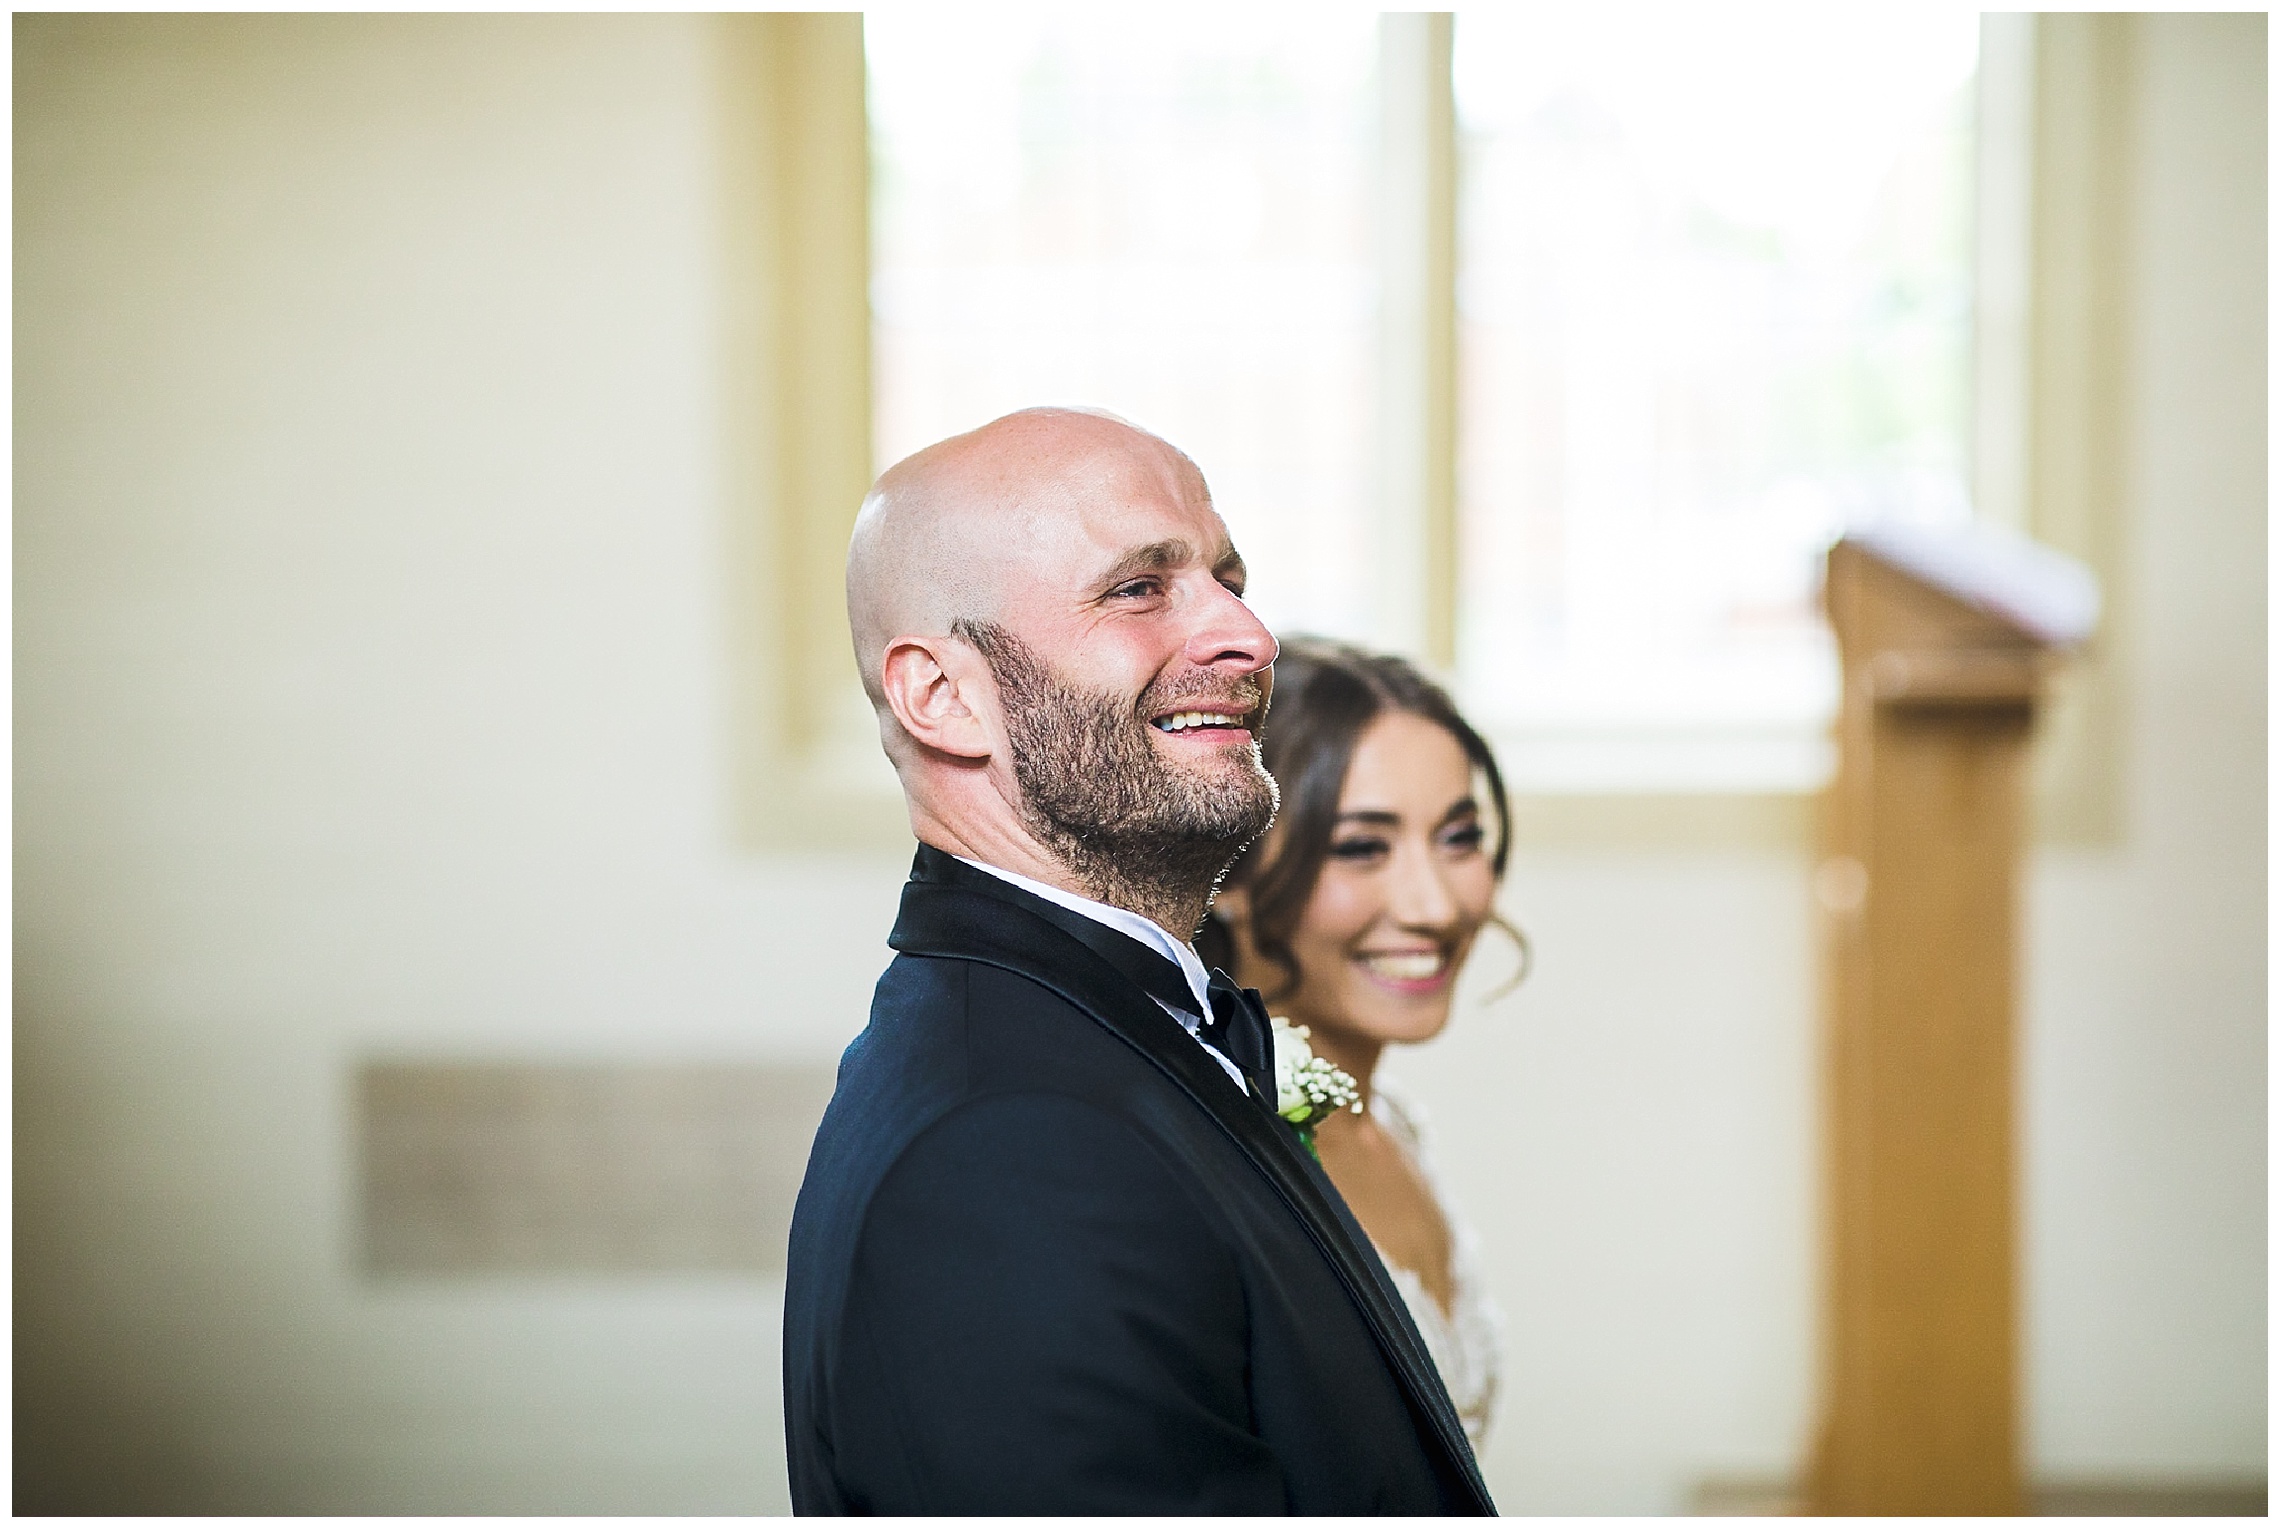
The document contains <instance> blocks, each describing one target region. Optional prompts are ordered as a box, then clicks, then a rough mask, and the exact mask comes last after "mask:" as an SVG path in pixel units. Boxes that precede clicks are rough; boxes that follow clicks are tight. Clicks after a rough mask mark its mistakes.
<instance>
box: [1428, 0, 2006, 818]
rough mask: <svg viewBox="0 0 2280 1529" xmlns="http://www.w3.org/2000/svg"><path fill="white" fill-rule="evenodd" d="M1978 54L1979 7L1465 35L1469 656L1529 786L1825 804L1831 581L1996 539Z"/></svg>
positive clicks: (1465, 629)
mask: <svg viewBox="0 0 2280 1529" xmlns="http://www.w3.org/2000/svg"><path fill="white" fill-rule="evenodd" d="M1976 55H1977V17H1976V15H1975V14H1973V13H1968V12H1960V11H1959V12H1954V13H1949V14H1945V15H1943V14H1941V13H1939V12H1936V11H1921V10H1918V11H1911V12H1898V11H1892V12H1881V13H1880V12H1875V11H1868V10H1861V9H1854V8H1838V9H1824V10H1821V11H1801V12H1783V13H1779V14H1774V13H1763V12H1737V11H1732V10H1730V9H1708V10H1706V9H1695V10H1691V11H1690V10H1686V9H1684V8H1681V9H1677V10H1670V11H1661V12H1657V13H1655V15H1654V18H1653V21H1652V24H1651V25H1642V21H1641V18H1640V17H1639V16H1638V15H1636V14H1634V13H1630V12H1625V11H1619V10H1608V9H1605V8H1594V7H1589V6H1548V5H1547V6H1530V7H1526V8H1520V7H1513V8H1509V9H1497V10H1493V11H1486V12H1482V13H1479V14H1474V13H1472V12H1466V13H1462V14H1461V15H1460V17H1459V19H1458V23H1457V30H1456V45H1455V59H1454V68H1455V84H1456V104H1457V116H1458V129H1459V132H1460V135H1461V137H1460V143H1461V150H1460V154H1461V163H1462V180H1461V183H1460V192H1459V208H1460V212H1459V228H1460V235H1459V246H1458V248H1459V257H1458V258H1459V266H1458V277H1457V294H1458V295H1457V305H1458V323H1459V331H1458V333H1459V352H1460V355H1461V357H1462V363H1461V364H1462V368H1463V370H1462V382H1461V386H1460V393H1459V418H1460V421H1461V432H1462V433H1461V442H1462V444H1461V447H1460V453H1459V462H1460V466H1459V502H1460V505H1461V517H1462V518H1461V521H1460V528H1459V539H1460V544H1461V545H1462V547H1463V548H1464V558H1463V560H1462V564H1461V566H1462V569H1463V573H1462V576H1461V579H1460V582H1459V585H1458V589H1457V592H1456V595H1457V601H1458V613H1459V626H1458V632H1459V645H1458V658H1459V669H1460V673H1461V675H1462V677H1463V679H1464V681H1465V689H1466V691H1467V693H1468V697H1469V699H1470V700H1471V702H1472V704H1473V705H1474V706H1475V708H1476V709H1478V710H1479V711H1480V712H1481V713H1482V714H1483V716H1484V717H1485V718H1486V719H1488V720H1489V721H1491V722H1492V723H1493V724H1495V725H1497V726H1498V727H1499V729H1500V730H1502V731H1505V732H1506V733H1507V734H1509V735H1512V736H1513V740H1514V741H1513V744H1512V746H1511V748H1510V750H1509V752H1512V753H1513V754H1514V767H1515V774H1516V775H1518V776H1520V777H1521V778H1523V779H1527V780H1532V781H1533V782H1535V783H1536V784H1539V785H1566V786H1575V785H1591V784H1601V785H1622V784H1635V785H1642V786H1645V785H1662V786H1665V787H1671V786H1684V785H1689V784H1693V785H1702V784H1736V785H1748V784H1756V785H1761V786H1762V785H1768V784H1786V785H1795V786H1800V787H1802V786H1807V785H1811V784H1814V783H1815V777H1816V774H1817V772H1818V770H1819V768H1820V764H1819V762H1818V759H1817V757H1816V756H1817V755H1818V754H1819V752H1820V750H1819V748H1818V747H1817V742H1818V739H1817V735H1818V731H1819V728H1820V726H1821V724H1822V723H1823V722H1824V721H1825V719H1826V718H1827V716H1828V715H1829V713H1830V711H1831V709H1832V708H1833V705H1834V699H1835V671H1834V661H1833V655H1832V653H1831V651H1830V645H1829V642H1828V639H1827V637H1826V635H1825V632H1824V628H1823V625H1822V622H1821V619H1820V616H1819V612H1818V610H1817V608H1816V601H1815V590H1816V587H1817V579H1818V571H1819V565H1820V555H1821V553H1822V551H1823V550H1824V549H1825V548H1826V547H1827V545H1828V543H1829V542H1830V541H1831V540H1833V539H1834V538H1835V536H1836V535H1837V534H1838V532H1839V531H1840V530H1841V528H1842V527H1843V526H1844V525H1845V524H1847V523H1848V522H1851V521H1854V520H1856V519H1860V518H1864V517H1874V516H1882V515H1899V516H1904V517H1907V518H1911V519H1934V520H1937V519H1944V518H1951V517H1959V516H1966V515H1968V514H1969V513H1970V510H1969V499H1968V495H1967V491H1966V487H1965V485H1966V479H1967V471H1968V463H1967V460H1966V445H1967V442H1966V433H1967V431H1966V422H1967V419H1968V415H1969V408H1970V391H1969V380H1970V366H1971V341H1972V328H1971V274H1972V240H1971V235H1972V229H1971V219H1970V213H1971V198H1972V177H1971V162H1972V158H1971V126H1972V124H1971V105H1972V92H1971V84H1972V74H1973V69H1974V65H1975V61H1976ZM1626 737H1628V739H1629V740H1630V746H1629V747H1625V746H1624V742H1623V740H1624V739H1625V738H1626ZM1687 739H1691V740H1692V741H1691V742H1690V743H1685V744H1680V745H1678V746H1674V740H1687ZM1642 742H1651V743H1652V744H1653V745H1654V746H1653V747H1652V748H1650V749H1647V750H1646V751H1642V749H1641V748H1640V746H1639V745H1640V744H1641V743H1642Z"/></svg>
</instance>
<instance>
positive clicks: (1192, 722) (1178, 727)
mask: <svg viewBox="0 0 2280 1529" xmlns="http://www.w3.org/2000/svg"><path fill="white" fill-rule="evenodd" d="M1156 725H1157V726H1158V727H1160V728H1162V729H1163V730H1164V731H1165V732H1167V733H1178V732H1184V731H1186V730H1187V729H1188V728H1191V727H1240V726H1242V719H1241V718H1240V717H1230V716H1226V715H1224V714H1223V713H1220V712H1216V711H1176V712H1173V713H1172V714H1171V715H1170V716H1168V717H1158V718H1157V719H1156Z"/></svg>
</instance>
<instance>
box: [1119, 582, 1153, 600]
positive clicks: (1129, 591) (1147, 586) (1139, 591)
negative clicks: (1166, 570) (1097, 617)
mask: <svg viewBox="0 0 2280 1529" xmlns="http://www.w3.org/2000/svg"><path fill="white" fill-rule="evenodd" d="M1163 592H1164V582H1163V580H1161V579H1133V580H1131V581H1129V582H1127V583H1123V584H1119V585H1117V586H1116V587H1115V588H1114V589H1112V590H1110V591H1109V594H1110V595H1112V596H1114V597H1116V598H1119V599H1125V600H1145V599H1147V598H1148V597H1150V596H1151V595H1160V594H1162V593H1163Z"/></svg>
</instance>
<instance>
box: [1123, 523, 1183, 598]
mask: <svg viewBox="0 0 2280 1529" xmlns="http://www.w3.org/2000/svg"><path fill="white" fill-rule="evenodd" d="M1193 555H1194V554H1193V551H1192V549H1190V548H1189V546H1188V544H1187V543H1186V542H1184V541H1181V540H1180V539H1179V538H1178V537H1176V536H1175V537H1172V538H1170V539H1169V540H1166V541H1160V542H1150V543H1148V545H1146V546H1145V547H1134V548H1133V549H1132V550H1131V551H1129V552H1127V553H1125V554H1124V556H1122V557H1120V558H1118V559H1117V560H1116V561H1115V562H1114V563H1112V564H1110V565H1109V569H1108V571H1107V572H1106V573H1104V574H1102V575H1101V576H1100V583H1101V587H1103V588H1104V589H1108V588H1114V587H1115V586H1116V585H1119V584H1121V583H1123V582H1124V581H1125V580H1126V579H1130V578H1136V577H1138V576H1139V575H1141V574H1143V573H1161V572H1163V571H1164V570H1165V569H1166V568H1176V567H1178V566H1179V565H1180V564H1182V563H1184V562H1186V561H1187V560H1188V559H1189V558H1190V557H1191V556H1193Z"/></svg>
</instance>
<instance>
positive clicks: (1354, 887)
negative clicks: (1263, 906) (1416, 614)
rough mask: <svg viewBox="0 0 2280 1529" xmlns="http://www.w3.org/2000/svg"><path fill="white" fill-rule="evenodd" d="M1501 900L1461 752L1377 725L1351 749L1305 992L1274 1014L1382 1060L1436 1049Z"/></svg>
mask: <svg viewBox="0 0 2280 1529" xmlns="http://www.w3.org/2000/svg"><path fill="white" fill-rule="evenodd" d="M1495 896H1496V876H1495V872H1494V871H1493V870H1492V869H1491V868H1490V865H1489V856H1488V846H1487V843H1486V836H1485V832H1484V829H1483V826H1482V823H1481V811H1480V806H1479V804H1478V803H1477V802H1476V801H1475V800H1474V797H1473V772H1472V763H1471V761H1470V760H1468V759H1466V758H1465V752H1464V749H1463V748H1462V747H1460V746H1459V745H1458V743H1457V740H1456V739H1455V738H1454V737H1452V736H1450V734H1449V733H1448V732H1447V731H1445V730H1444V729H1442V728H1441V727H1440V726H1438V725H1437V724H1435V723H1432V722H1428V721H1426V720H1425V719H1424V718H1422V717H1416V716H1411V715H1410V714H1408V713H1406V712H1398V711H1389V712H1385V713H1383V714H1381V715H1380V716H1379V717H1378V718H1377V720H1376V721H1374V722H1372V723H1371V724H1370V725H1369V726H1368V727H1367V728H1366V729H1365V730H1364V731H1363V732H1362V735H1361V736H1360V737H1359V738H1357V739H1355V740H1354V757H1353V763H1352V764H1351V766H1350V767H1349V768H1348V769H1347V771H1346V785H1345V789H1344V791H1343V792H1341V793H1340V795H1339V798H1338V818H1337V822H1336V823H1335V825H1334V826H1333V827H1332V829H1331V835H1330V852H1329V855H1328V857H1327V858H1326V859H1325V860H1324V861H1323V863H1322V876H1321V879H1320V880H1319V881H1317V882H1316V883H1315V886H1314V895H1313V897H1312V898H1310V899H1309V900H1308V901H1307V904H1306V911H1305V912H1304V913H1303V914H1302V915H1301V916H1300V918H1299V923H1298V928H1297V929H1296V930H1295V931H1293V933H1292V936H1291V947H1290V948H1291V954H1292V955H1293V956H1295V957H1296V958H1297V960H1298V969H1299V986H1298V989H1297V990H1296V991H1295V992H1293V993H1291V994H1290V995H1288V996H1287V997H1285V998H1283V999H1282V1000H1280V1001H1279V1002H1277V1003H1276V1004H1275V1005H1274V1007H1275V1008H1276V1009H1277V1010H1278V1011H1280V1012H1282V1013H1285V1014H1287V1015H1289V1017H1290V1018H1291V1019H1293V1020H1294V1021H1296V1022H1298V1023H1300V1024H1305V1025H1309V1026H1311V1027H1313V1028H1314V1030H1315V1033H1316V1034H1317V1035H1318V1036H1320V1035H1322V1034H1323V1033H1324V1032H1329V1033H1330V1034H1331V1035H1332V1036H1334V1037H1335V1038H1337V1039H1343V1040H1346V1041H1348V1042H1350V1043H1359V1044H1360V1045H1362V1046H1365V1047H1368V1048H1370V1049H1372V1050H1374V1049H1375V1048H1376V1047H1378V1046H1382V1045H1386V1044H1388V1043H1400V1044H1408V1043H1414V1042H1417V1041H1425V1040H1430V1039H1432V1038H1433V1037H1434V1036H1435V1035H1437V1034H1439V1033H1440V1030H1441V1027H1442V1026H1443V1025H1445V1024H1447V1023H1448V1020H1449V1000H1450V997H1451V995H1452V993H1453V991H1454V989H1455V986H1456V979H1457V973H1458V971H1459V970H1460V969H1462V967H1463V966H1464V963H1465V957H1466V955H1467V954H1468V953H1469V952H1470V951H1471V950H1472V943H1473V938H1474V936H1476V935H1478V934H1479V933H1480V926H1481V925H1482V924H1483V923H1484V922H1486V921H1487V919H1488V916H1489V913H1490V910H1491V904H1492V902H1493V900H1494V898H1495Z"/></svg>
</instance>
